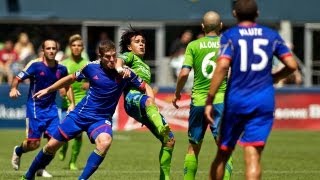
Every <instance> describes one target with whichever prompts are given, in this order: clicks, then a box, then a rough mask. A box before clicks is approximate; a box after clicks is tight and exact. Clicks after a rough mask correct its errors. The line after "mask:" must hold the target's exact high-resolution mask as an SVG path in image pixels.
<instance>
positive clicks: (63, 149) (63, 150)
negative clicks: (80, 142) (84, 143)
mask: <svg viewBox="0 0 320 180" xmlns="http://www.w3.org/2000/svg"><path fill="white" fill-rule="evenodd" d="M68 144H69V143H68V142H66V143H65V144H64V145H63V146H62V147H61V148H60V151H59V159H60V160H61V161H63V160H64V158H65V157H66V153H67V150H68Z"/></svg>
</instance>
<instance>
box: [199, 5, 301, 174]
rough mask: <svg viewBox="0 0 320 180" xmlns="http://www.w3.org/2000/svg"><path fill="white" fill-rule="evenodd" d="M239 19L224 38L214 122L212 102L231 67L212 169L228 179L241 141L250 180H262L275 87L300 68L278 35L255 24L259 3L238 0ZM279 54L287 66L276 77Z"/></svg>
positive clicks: (215, 81)
mask: <svg viewBox="0 0 320 180" xmlns="http://www.w3.org/2000/svg"><path fill="white" fill-rule="evenodd" d="M233 15H234V16H235V17H236V18H237V20H238V24H237V25H236V26H234V27H232V28H230V29H228V30H227V31H226V32H224V33H223V34H222V37H221V40H220V44H221V47H220V55H219V59H218V64H217V67H216V69H215V71H214V75H213V78H212V80H211V85H210V90H209V93H208V97H207V102H206V108H205V116H206V118H207V119H208V120H209V121H210V122H211V123H213V121H214V120H213V117H212V110H213V106H212V103H211V102H212V100H213V98H214V97H215V95H216V93H217V90H218V88H219V86H220V84H221V82H222V81H223V79H224V78H225V76H226V74H227V72H228V69H229V68H231V74H230V77H229V81H228V84H227V92H226V94H225V109H224V114H223V119H222V122H221V129H220V131H221V132H220V133H221V134H220V139H219V148H218V152H217V155H216V157H215V159H214V161H213V162H212V164H211V170H210V179H222V178H223V175H224V167H225V165H226V162H227V160H228V158H229V157H230V155H231V153H232V151H233V149H234V148H235V145H236V143H237V141H238V140H239V143H240V144H241V145H243V147H244V160H245V164H246V170H245V176H246V179H261V172H262V170H261V165H260V160H261V154H262V151H263V148H264V146H265V143H266V141H267V138H268V136H269V133H270V131H271V129H272V124H273V120H274V115H273V114H274V108H275V98H274V87H273V83H274V82H277V81H279V80H280V79H282V78H284V77H286V76H287V75H289V74H291V73H292V72H294V71H295V70H296V69H297V63H296V61H295V59H294V58H293V56H292V53H291V52H290V50H289V48H288V47H287V46H286V45H285V42H284V41H283V39H282V38H281V37H280V35H279V34H278V33H277V32H276V31H274V30H272V29H270V28H268V27H265V26H261V25H259V24H256V23H255V19H256V18H257V17H258V7H257V4H256V2H255V0H237V1H236V3H235V5H234V10H233ZM274 55H275V56H277V57H278V58H279V59H280V60H281V61H282V62H283V63H284V65H285V66H284V68H283V69H281V70H280V71H278V72H275V73H274V74H272V73H271V69H272V58H273V56H274Z"/></svg>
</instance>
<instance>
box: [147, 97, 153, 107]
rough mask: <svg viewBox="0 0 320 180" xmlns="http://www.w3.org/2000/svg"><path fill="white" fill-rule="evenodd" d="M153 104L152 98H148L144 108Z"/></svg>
mask: <svg viewBox="0 0 320 180" xmlns="http://www.w3.org/2000/svg"><path fill="white" fill-rule="evenodd" d="M154 104H155V102H154V100H153V98H150V97H148V99H147V100H146V106H151V105H154Z"/></svg>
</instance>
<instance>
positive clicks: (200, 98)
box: [183, 36, 227, 106]
mask: <svg viewBox="0 0 320 180" xmlns="http://www.w3.org/2000/svg"><path fill="white" fill-rule="evenodd" d="M219 47H220V37H219V36H206V37H202V38H200V39H197V40H194V41H192V42H190V43H189V44H188V46H187V49H186V52H185V60H184V62H183V67H190V68H192V69H193V70H194V81H193V87H192V95H191V98H192V104H193V105H195V106H204V105H205V101H206V98H207V95H208V92H209V88H210V82H211V78H212V75H213V71H214V69H215V67H216V61H217V57H218V53H219ZM226 83H227V77H226V78H225V80H224V81H223V82H222V84H221V85H220V88H219V90H218V92H217V94H216V96H215V99H214V102H213V103H214V104H217V103H222V102H223V101H224V93H225V90H226V86H227V84H226Z"/></svg>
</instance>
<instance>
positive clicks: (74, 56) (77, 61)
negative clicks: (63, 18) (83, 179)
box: [58, 34, 89, 170]
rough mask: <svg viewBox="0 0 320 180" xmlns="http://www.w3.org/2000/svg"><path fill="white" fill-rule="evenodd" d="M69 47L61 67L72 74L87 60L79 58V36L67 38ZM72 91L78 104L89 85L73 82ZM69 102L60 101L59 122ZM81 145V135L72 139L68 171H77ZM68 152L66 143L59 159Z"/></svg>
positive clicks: (66, 100)
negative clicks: (67, 55)
mask: <svg viewBox="0 0 320 180" xmlns="http://www.w3.org/2000/svg"><path fill="white" fill-rule="evenodd" d="M69 47H70V50H71V56H70V57H69V58H67V59H65V60H63V61H62V62H61V64H62V65H64V66H66V67H67V69H68V74H73V73H75V72H76V71H77V70H79V69H81V68H82V67H84V66H85V65H86V64H87V63H88V62H89V61H88V59H85V58H83V57H82V56H81V53H82V51H83V49H84V48H83V41H82V38H81V36H80V35H79V34H74V35H72V36H70V38H69ZM71 87H72V90H73V94H74V99H75V103H76V104H78V103H79V102H80V101H81V99H82V98H83V97H84V96H85V95H86V94H87V89H88V87H89V83H88V82H86V81H84V80H83V81H79V82H74V83H73V84H72V85H71ZM63 90H64V89H62V91H60V94H66V93H65V91H63ZM69 104H70V102H69V101H68V99H67V98H66V96H64V98H63V100H62V108H61V109H62V112H61V118H60V121H63V119H64V118H65V117H66V115H67V108H68V106H69ZM81 145H82V133H80V134H79V135H78V136H76V137H75V138H74V141H73V144H72V149H71V159H70V161H69V168H70V170H78V167H77V166H76V161H77V159H78V156H79V153H80V148H81ZM67 150H68V142H66V143H65V144H64V145H63V146H62V147H61V149H60V151H59V154H58V155H59V156H58V157H59V159H60V160H62V161H63V160H64V159H65V156H66V152H67Z"/></svg>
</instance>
